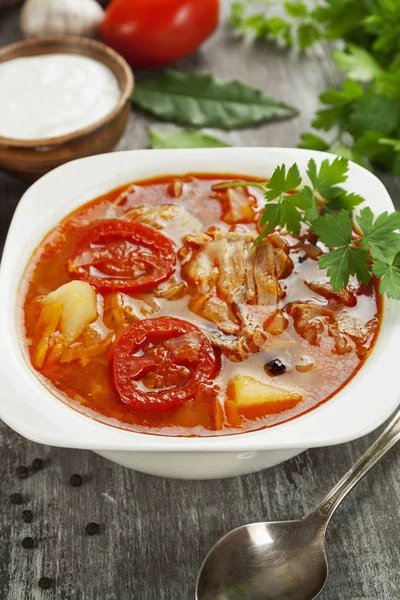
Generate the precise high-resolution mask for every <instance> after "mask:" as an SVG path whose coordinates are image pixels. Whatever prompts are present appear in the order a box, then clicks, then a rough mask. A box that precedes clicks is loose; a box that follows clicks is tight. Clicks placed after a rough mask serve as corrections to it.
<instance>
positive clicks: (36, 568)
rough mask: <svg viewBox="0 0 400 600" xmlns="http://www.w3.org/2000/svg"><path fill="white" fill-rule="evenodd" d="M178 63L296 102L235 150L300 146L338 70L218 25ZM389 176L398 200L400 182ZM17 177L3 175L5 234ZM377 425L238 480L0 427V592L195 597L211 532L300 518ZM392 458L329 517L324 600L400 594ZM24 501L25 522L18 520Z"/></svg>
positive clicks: (0, 19)
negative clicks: (16, 502)
mask: <svg viewBox="0 0 400 600" xmlns="http://www.w3.org/2000/svg"><path fill="white" fill-rule="evenodd" d="M19 38H20V32H19V29H18V25H17V18H16V14H15V12H14V13H13V12H10V13H7V14H5V15H0V45H5V44H7V43H10V42H12V41H16V40H18V39H19ZM179 68H180V69H182V70H189V69H195V70H199V71H212V72H213V73H214V74H215V75H219V76H224V77H226V78H232V77H239V78H241V79H244V80H246V81H248V82H249V83H251V84H254V85H257V86H259V87H261V88H262V89H263V90H265V91H266V92H269V93H271V94H273V95H275V96H277V97H279V98H280V99H282V100H284V101H287V102H288V103H291V104H295V105H296V106H298V107H299V109H300V111H301V114H300V116H299V117H298V118H295V119H292V120H290V121H286V122H281V123H278V124H270V125H265V126H262V127H259V128H253V129H245V130H241V131H233V132H230V133H221V132H217V133H218V134H219V135H220V137H222V138H224V139H225V140H226V141H227V142H229V143H230V144H232V145H235V146H240V145H246V146H295V145H296V143H297V142H298V138H299V134H300V132H302V131H305V130H307V128H308V125H309V121H310V118H311V116H312V114H313V112H314V110H315V109H316V107H317V103H318V101H317V94H318V92H319V91H322V90H323V89H324V88H325V87H326V86H327V85H330V84H331V83H332V80H333V79H334V78H335V71H334V69H333V67H332V64H331V62H330V59H329V53H328V52H327V51H326V50H324V49H319V50H318V51H315V52H314V51H313V52H311V53H310V54H309V55H307V56H306V57H296V56H293V55H290V54H288V53H286V52H284V51H279V50H276V49H274V48H271V47H268V46H266V45H264V44H261V45H259V46H257V47H250V46H245V45H243V44H242V43H241V42H238V41H236V40H234V39H232V38H231V36H230V34H229V31H228V30H227V28H223V27H222V28H221V30H220V32H219V33H218V34H217V35H216V36H215V37H214V38H213V39H211V40H210V41H209V42H208V43H207V44H206V45H205V46H204V49H203V50H202V51H201V53H199V54H198V55H196V56H195V57H193V58H191V59H190V60H187V61H184V62H183V63H181V64H180V65H179ZM0 93H1V90H0ZM153 122H154V121H153V119H151V118H150V117H148V116H146V115H144V114H141V113H139V112H135V114H132V118H131V121H130V124H129V127H128V130H127V132H126V134H125V136H124V138H123V139H122V141H121V143H120V145H119V147H118V149H119V150H125V149H132V148H145V147H146V146H147V134H146V129H147V128H148V126H149V125H151V124H153ZM160 127H168V126H166V125H163V124H161V125H160ZM177 168H178V167H177ZM384 181H385V184H386V185H387V187H388V188H389V191H390V193H391V194H392V197H393V199H394V201H395V202H396V199H397V198H400V183H399V180H397V181H396V180H394V179H392V178H390V177H386V178H385V179H384ZM26 187H27V186H26V185H24V184H23V183H21V182H19V181H17V180H16V179H13V178H11V177H8V176H6V175H4V174H0V211H1V212H0V215H1V219H0V240H1V243H2V244H3V242H4V239H5V236H6V233H7V229H8V226H9V222H10V220H11V217H12V214H13V212H14V209H15V207H16V205H17V203H18V200H19V199H20V197H21V195H22V194H23V192H24V191H25V189H26ZM56 200H57V199H56V198H55V201H56ZM0 373H1V365H0ZM0 381H1V379H0ZM9 400H10V402H11V401H12V399H11V398H10V399H9ZM377 401H379V400H378V399H377ZM376 435H377V432H375V433H373V434H371V435H369V436H368V437H366V438H364V439H361V440H358V441H356V442H353V443H350V444H345V445H342V446H337V447H331V448H325V449H315V450H311V451H308V452H305V453H304V454H302V455H301V456H298V457H297V458H294V459H293V460H291V461H288V462H287V463H285V464H283V465H281V466H278V467H275V468H273V469H270V470H268V471H264V472H261V473H256V474H253V475H249V476H246V477H239V478H234V479H228V480H218V481H203V482H197V481H176V480H167V479H159V478H156V477H150V476H147V475H143V474H141V473H136V472H133V471H130V470H128V469H124V468H121V467H119V466H117V465H114V464H112V463H110V462H107V461H105V460H104V459H102V458H100V457H99V456H97V455H95V454H93V453H91V452H86V451H85V452H84V451H77V450H64V449H56V448H47V447H43V446H40V445H37V444H33V443H31V442H28V441H26V440H25V439H23V438H21V437H20V436H19V435H17V434H16V433H14V432H13V431H11V430H10V429H8V428H7V427H6V426H5V425H0V443H1V462H0V489H1V492H0V493H1V500H2V502H1V510H0V531H1V545H0V600H39V599H46V598H49V599H50V598H55V599H57V600H58V599H60V600H72V599H74V600H193V597H194V594H193V589H194V581H195V577H196V572H197V569H198V567H199V565H200V563H201V560H202V558H203V556H204V554H205V553H206V552H207V551H208V549H209V548H210V546H211V545H212V544H213V543H214V542H215V541H216V540H217V539H218V537H219V536H221V535H222V534H223V533H225V532H227V531H229V530H230V529H231V528H233V527H237V526H239V525H242V524H244V523H248V522H251V521H260V520H273V519H276V520H278V519H290V518H297V517H301V516H302V515H304V514H305V513H306V512H307V511H308V510H310V509H312V508H313V507H314V505H316V503H317V502H318V501H319V500H320V499H321V497H322V496H323V495H324V494H325V492H327V491H328V490H329V489H330V488H331V487H332V486H333V484H334V483H335V482H336V481H337V480H338V479H339V478H340V477H341V476H342V475H343V473H344V472H345V471H346V470H347V469H348V468H349V467H350V466H351V465H352V463H353V462H354V461H355V460H356V459H357V457H358V456H359V455H360V454H361V453H362V452H363V451H364V450H365V449H366V448H367V447H368V445H369V444H370V443H371V442H372V441H373V440H374V439H375V437H376ZM36 457H41V458H43V459H44V460H45V468H44V469H43V470H42V471H40V472H38V473H36V474H34V475H30V477H29V478H28V479H26V480H23V481H21V480H19V479H18V478H17V477H16V475H15V470H16V467H17V466H18V465H29V464H31V462H32V460H33V459H34V458H36ZM399 458H400V447H397V448H394V449H393V450H392V451H391V453H390V454H389V455H388V456H387V457H385V458H384V460H383V461H382V462H381V464H379V465H378V466H377V467H376V468H375V470H374V471H373V472H372V473H371V474H370V475H369V476H368V477H367V478H366V479H365V480H364V481H363V482H362V483H361V484H360V485H359V486H358V487H357V488H356V490H355V491H354V492H353V493H352V495H351V496H350V497H349V498H348V499H347V501H346V502H345V503H344V504H343V505H342V507H341V508H340V509H339V510H338V512H337V514H336V515H335V516H334V518H333V520H332V523H331V525H330V528H329V533H328V556H329V564H330V577H329V582H328V584H327V587H326V588H325V591H324V592H323V594H322V595H321V600H356V599H357V600H361V599H362V600H398V599H399V598H400V569H399V559H400V552H399V542H400V483H399V478H398V465H399ZM73 473H80V474H82V475H83V476H84V485H83V486H82V487H80V488H73V487H71V486H70V484H69V478H70V476H71V474H73ZM14 492H21V493H22V494H23V495H24V497H25V498H26V502H25V504H24V506H23V507H19V506H13V505H11V504H10V503H9V500H8V498H9V495H10V494H12V493H14ZM28 508H29V509H31V510H32V511H33V514H34V520H33V522H32V523H31V524H26V523H24V522H23V521H22V518H21V511H22V510H23V509H28ZM90 521H96V522H99V523H100V524H101V526H102V531H101V535H98V536H93V537H88V536H87V535H86V533H85V525H86V524H87V523H88V522H90ZM26 536H32V537H33V538H34V539H35V541H36V547H35V548H34V549H33V550H25V549H24V548H23V547H22V546H21V540H22V539H23V538H24V537H26ZM42 576H48V577H51V578H53V580H54V585H53V588H52V589H51V590H49V591H42V590H41V589H40V588H39V587H38V580H39V578H40V577H42Z"/></svg>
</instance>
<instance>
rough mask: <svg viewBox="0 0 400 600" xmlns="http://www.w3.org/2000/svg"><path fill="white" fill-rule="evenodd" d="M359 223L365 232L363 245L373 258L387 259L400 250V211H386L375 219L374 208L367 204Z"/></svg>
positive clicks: (358, 218)
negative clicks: (399, 231) (398, 231)
mask: <svg viewBox="0 0 400 600" xmlns="http://www.w3.org/2000/svg"><path fill="white" fill-rule="evenodd" d="M357 223H358V225H359V227H360V229H361V231H362V233H363V238H362V245H363V248H365V250H369V251H370V253H371V255H372V256H373V258H375V259H377V260H379V261H386V260H389V259H390V258H391V257H393V256H394V255H395V254H397V252H399V251H400V234H399V233H397V231H396V230H398V229H399V228H400V213H396V212H394V213H390V214H388V213H387V212H384V213H382V214H380V215H379V216H378V217H377V218H376V220H375V221H374V215H373V212H372V210H371V209H370V208H369V207H368V206H367V207H365V208H363V209H362V210H361V211H360V215H359V216H358V217H357Z"/></svg>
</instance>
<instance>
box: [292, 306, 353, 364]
mask: <svg viewBox="0 0 400 600" xmlns="http://www.w3.org/2000/svg"><path fill="white" fill-rule="evenodd" d="M285 310H286V312H287V313H288V314H289V315H290V316H291V317H292V318H293V321H294V328H295V330H296V331H297V333H298V334H299V335H300V336H301V337H302V338H303V339H305V340H306V341H307V342H308V343H309V344H310V345H311V346H320V344H321V343H322V341H323V339H324V336H325V338H326V336H329V337H331V338H333V340H334V349H333V350H332V351H333V352H335V353H336V354H347V353H348V352H351V351H352V350H353V346H352V345H351V344H350V342H349V340H348V339H347V337H346V335H345V334H344V333H343V332H342V331H341V330H340V328H339V325H338V321H337V318H336V315H335V312H334V310H333V309H331V308H329V307H328V306H321V305H320V304H314V303H312V302H292V303H291V304H288V305H287V306H286V307H285Z"/></svg>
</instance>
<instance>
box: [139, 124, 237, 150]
mask: <svg viewBox="0 0 400 600" xmlns="http://www.w3.org/2000/svg"><path fill="white" fill-rule="evenodd" d="M149 141H150V146H151V148H154V149H157V150H158V149H164V148H226V147H227V146H228V145H229V144H225V142H223V141H222V140H219V139H217V138H215V137H213V136H212V135H206V134H205V133H201V132H200V131H193V130H192V129H182V130H179V131H161V130H159V129H157V130H156V129H149Z"/></svg>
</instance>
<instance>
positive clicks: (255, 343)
mask: <svg viewBox="0 0 400 600" xmlns="http://www.w3.org/2000/svg"><path fill="white" fill-rule="evenodd" d="M220 329H221V327H220ZM208 337H209V338H210V340H211V341H212V343H213V344H214V345H215V346H217V347H218V348H220V350H221V352H222V353H223V354H224V355H225V356H226V357H227V358H228V359H229V360H231V361H232V362H242V361H244V360H246V359H247V358H249V356H250V355H251V354H254V353H256V352H259V351H260V350H261V349H262V347H263V345H264V344H265V342H266V340H267V335H266V334H265V333H264V332H263V330H262V329H261V328H260V327H257V328H256V329H252V328H251V327H248V326H245V327H242V329H241V330H240V333H239V334H238V335H237V336H234V335H231V336H229V335H224V334H223V333H222V332H221V331H217V332H209V333H208Z"/></svg>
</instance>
